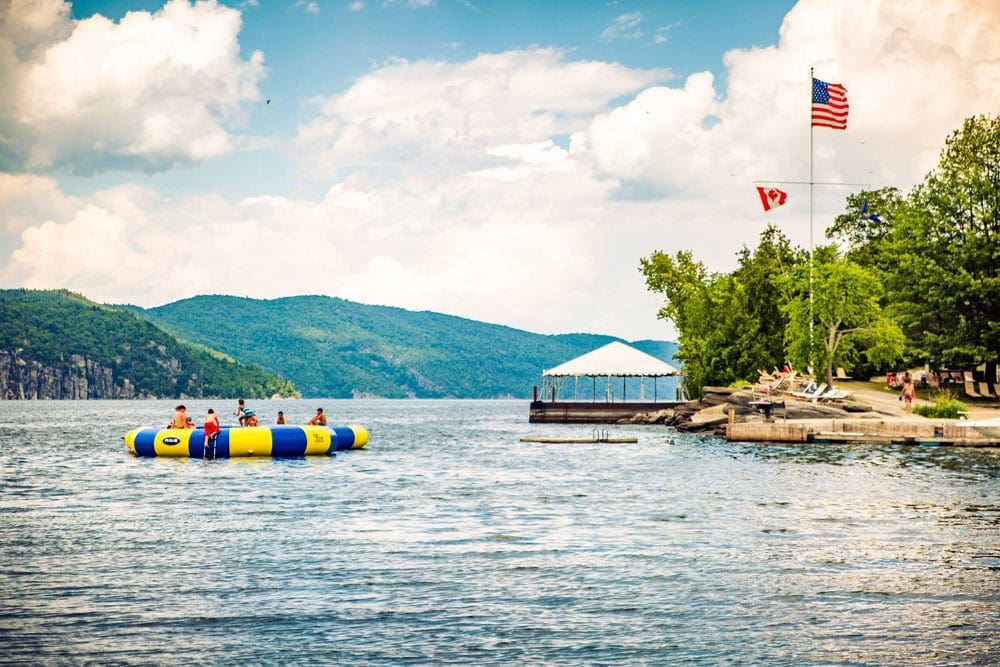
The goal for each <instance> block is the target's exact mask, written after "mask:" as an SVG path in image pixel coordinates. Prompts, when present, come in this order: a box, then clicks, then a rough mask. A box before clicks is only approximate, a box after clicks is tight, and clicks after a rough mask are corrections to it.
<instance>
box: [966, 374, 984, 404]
mask: <svg viewBox="0 0 1000 667" xmlns="http://www.w3.org/2000/svg"><path fill="white" fill-rule="evenodd" d="M964 376H965V377H964V379H965V394H966V395H967V396H969V397H970V398H983V396H982V395H981V394H980V393H979V392H978V391H976V383H975V382H974V381H973V380H972V373H970V372H969V371H965V374H964Z"/></svg>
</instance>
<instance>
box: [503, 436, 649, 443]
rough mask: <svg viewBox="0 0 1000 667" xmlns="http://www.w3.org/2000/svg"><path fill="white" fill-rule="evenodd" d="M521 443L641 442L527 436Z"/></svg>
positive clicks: (621, 439) (627, 439)
mask: <svg viewBox="0 0 1000 667" xmlns="http://www.w3.org/2000/svg"><path fill="white" fill-rule="evenodd" d="M521 442H541V443H545V444H559V445H562V444H572V443H581V444H587V443H590V444H596V443H605V442H607V443H612V444H626V443H636V442H639V438H609V437H607V436H604V437H600V436H598V437H592V438H529V437H527V436H525V437H523V438H521Z"/></svg>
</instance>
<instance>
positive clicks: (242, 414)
mask: <svg viewBox="0 0 1000 667" xmlns="http://www.w3.org/2000/svg"><path fill="white" fill-rule="evenodd" d="M237 403H238V404H239V406H238V407H237V408H236V412H234V413H233V414H234V415H236V416H238V417H239V418H240V426H257V425H258V422H257V415H256V414H255V413H254V411H253V410H251V409H250V408H248V407H247V406H246V403H245V402H244V401H243V399H242V398H241V399H240V400H239V401H237Z"/></svg>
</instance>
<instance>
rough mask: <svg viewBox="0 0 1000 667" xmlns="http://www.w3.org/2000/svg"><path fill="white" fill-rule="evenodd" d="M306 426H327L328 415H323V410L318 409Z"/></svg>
mask: <svg viewBox="0 0 1000 667" xmlns="http://www.w3.org/2000/svg"><path fill="white" fill-rule="evenodd" d="M306 424H307V425H309V426H326V415H324V414H323V408H316V414H314V415H313V417H312V419H310V420H309V421H307V422H306Z"/></svg>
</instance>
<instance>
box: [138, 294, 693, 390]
mask: <svg viewBox="0 0 1000 667" xmlns="http://www.w3.org/2000/svg"><path fill="white" fill-rule="evenodd" d="M135 312H137V313H139V314H140V315H142V316H143V317H147V318H149V319H150V320H151V321H152V322H154V323H156V324H157V325H159V326H162V327H163V328H165V329H167V330H168V331H171V332H173V333H174V334H176V335H177V336H179V337H180V338H183V339H186V340H189V341H192V342H195V343H199V344H201V345H205V346H207V347H209V348H212V349H216V350H220V351H222V352H224V353H226V354H227V355H229V356H231V357H233V358H234V359H238V360H240V361H242V362H243V363H247V364H253V365H256V366H260V367H261V368H264V369H266V370H268V371H270V372H272V373H275V374H277V375H280V376H282V377H284V378H287V379H289V380H291V381H292V382H293V383H294V384H295V386H296V388H297V389H298V390H299V391H301V392H302V394H303V395H304V396H308V397H327V398H350V397H359V396H381V397H386V398H401V397H417V398H441V397H457V398H499V397H519V398H520V397H528V396H530V394H531V386H532V384H537V383H538V382H539V380H540V376H541V372H542V370H543V369H545V368H552V367H554V366H556V365H558V364H560V363H562V362H564V361H568V360H569V359H572V358H574V357H577V356H579V355H581V354H584V353H586V352H590V351H591V350H593V349H596V348H598V347H600V346H601V345H604V344H606V343H609V342H611V341H613V340H618V339H616V338H614V337H611V336H600V335H595V334H563V335H542V334H534V333H529V332H526V331H521V330H518V329H513V328H511V327H506V326H502V325H497V324H487V323H484V322H477V321H475V320H468V319H464V318H461V317H454V316H451V315H442V314H440V313H433V312H427V311H422V312H414V311H409V310H404V309H402V308H393V307H388V306H370V305H365V304H359V303H354V302H352V301H346V300H344V299H338V298H331V297H325V296H298V297H286V298H281V299H274V300H257V299H246V298H239V297H231V296H198V297H193V298H190V299H184V300H182V301H176V302H174V303H169V304H167V305H164V306H160V307H158V308H151V309H148V310H143V309H135ZM634 345H635V347H637V348H638V349H641V350H643V351H645V352H647V353H648V354H652V355H653V356H655V357H657V358H660V359H663V360H665V361H668V362H671V363H674V364H675V365H676V362H674V361H673V355H674V353H675V352H676V349H677V347H676V345H675V344H674V343H669V342H666V341H639V342H637V343H634Z"/></svg>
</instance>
